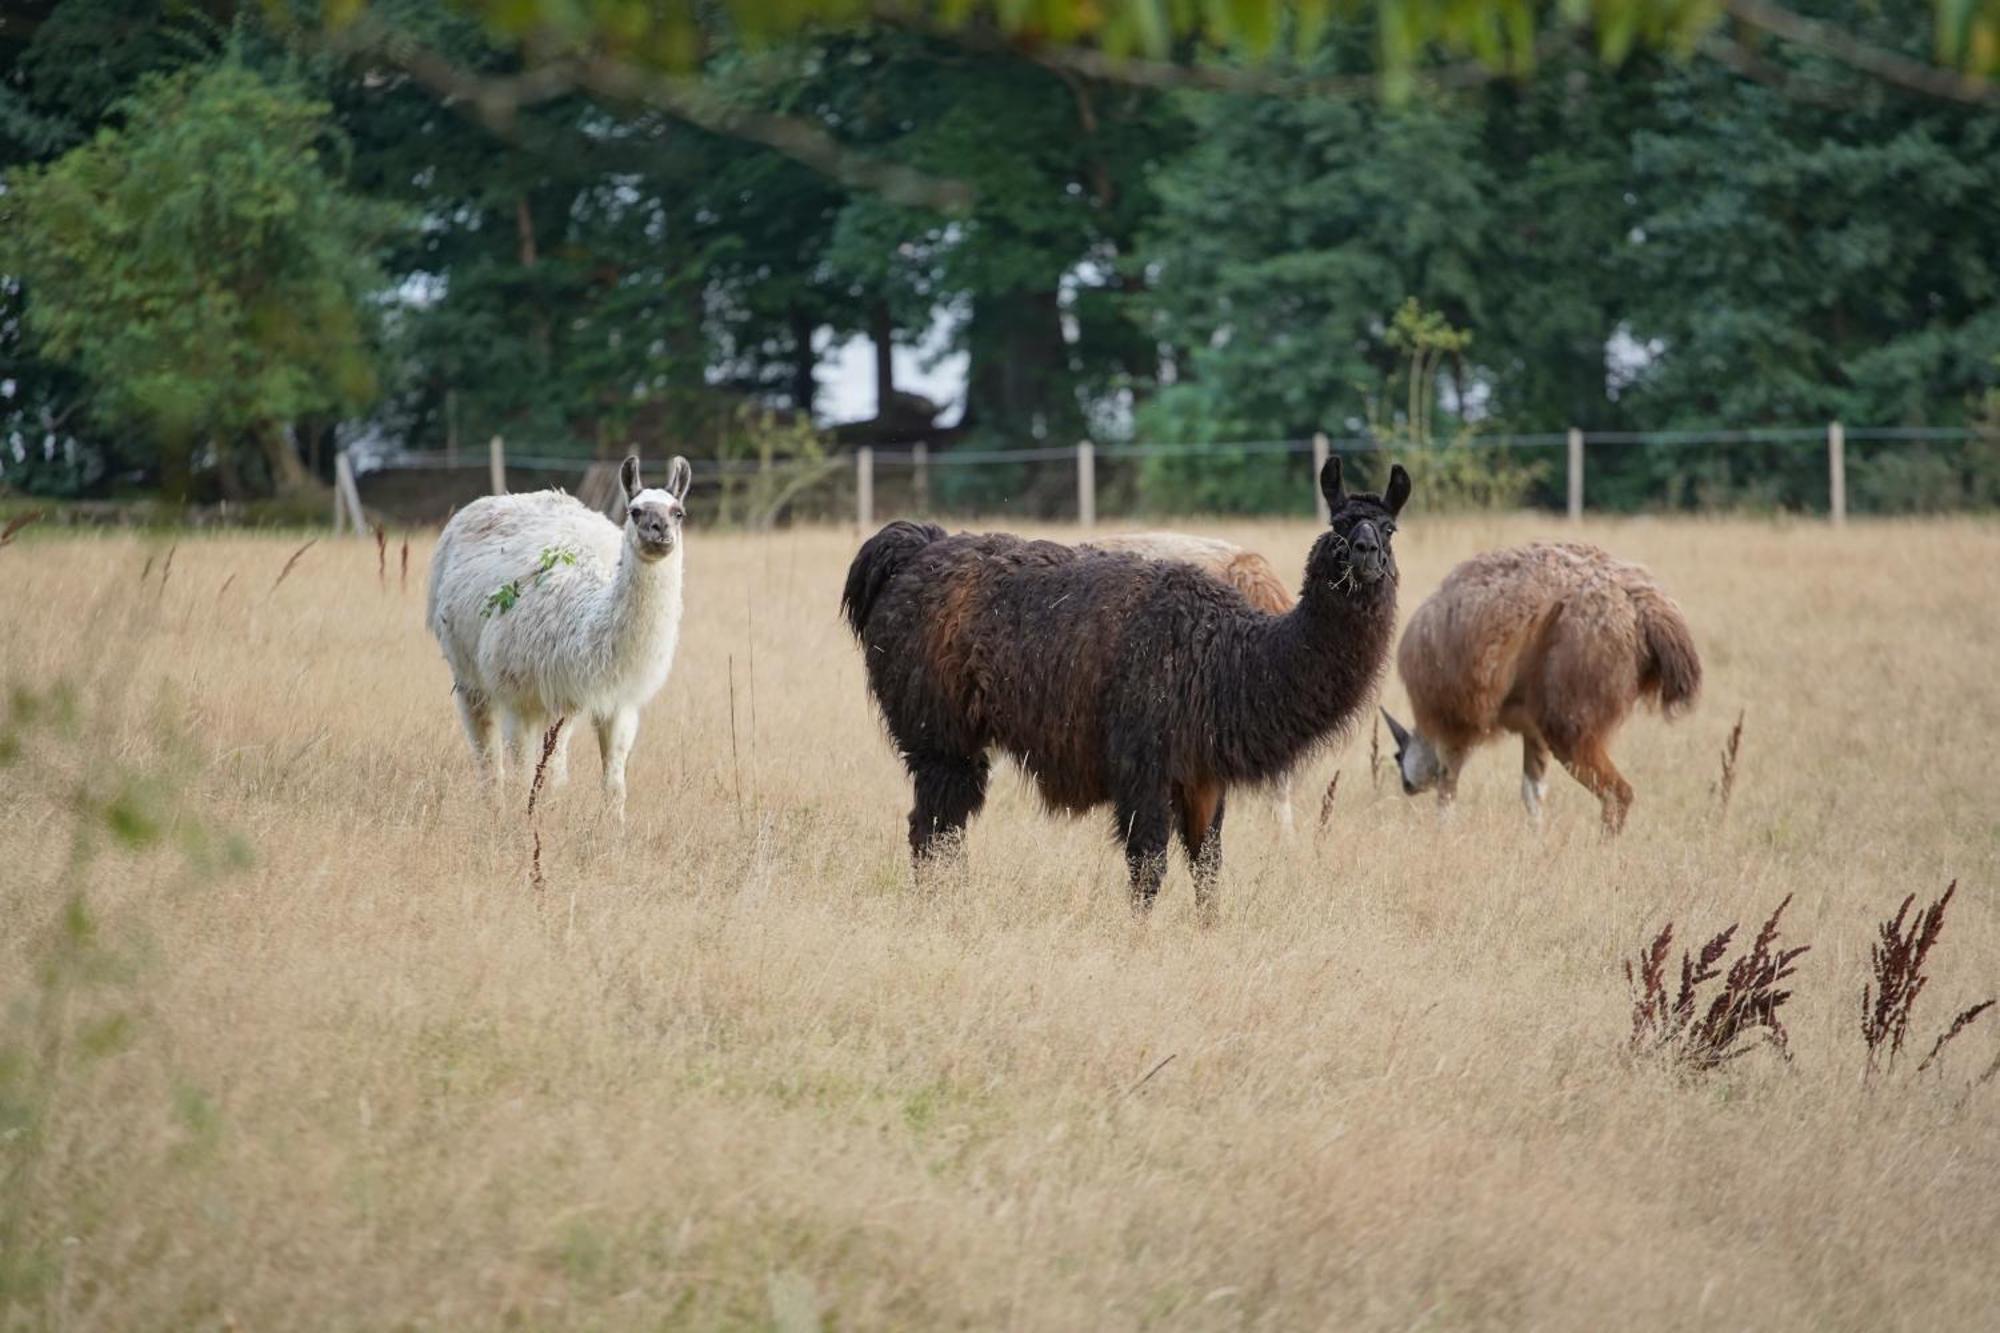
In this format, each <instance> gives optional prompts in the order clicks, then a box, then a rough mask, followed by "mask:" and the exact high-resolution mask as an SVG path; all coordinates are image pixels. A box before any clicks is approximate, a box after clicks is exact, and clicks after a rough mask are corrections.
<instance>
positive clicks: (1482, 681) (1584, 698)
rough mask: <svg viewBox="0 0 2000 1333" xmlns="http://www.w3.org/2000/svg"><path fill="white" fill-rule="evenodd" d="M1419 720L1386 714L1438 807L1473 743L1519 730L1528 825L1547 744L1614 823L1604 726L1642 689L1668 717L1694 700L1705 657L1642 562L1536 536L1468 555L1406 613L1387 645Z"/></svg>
mask: <svg viewBox="0 0 2000 1333" xmlns="http://www.w3.org/2000/svg"><path fill="white" fill-rule="evenodd" d="M1396 671H1397V674H1399V675H1400V676H1402V678H1403V687H1404V689H1406V690H1407V691H1408V692H1409V695H1410V707H1411V708H1412V709H1413V710H1414V711H1415V714H1416V719H1415V720H1416V726H1415V727H1414V728H1406V727H1404V726H1403V725H1402V724H1401V723H1400V722H1398V721H1396V719H1395V718H1393V717H1390V716H1389V711H1388V710H1387V709H1386V708H1385V709H1383V710H1382V715H1383V717H1385V718H1387V719H1388V722H1389V730H1390V731H1391V732H1392V733H1394V734H1395V737H1396V761H1397V764H1398V765H1399V767H1400V768H1401V770H1402V775H1403V790H1404V791H1406V792H1408V793H1410V794H1411V795H1415V794H1416V793H1418V792H1420V791H1426V790H1428V789H1430V788H1432V787H1435V788H1436V789H1437V794H1438V800H1439V801H1440V802H1441V803H1448V802H1450V800H1451V799H1452V797H1453V796H1454V795H1455V794H1456V793H1457V790H1458V775H1459V772H1460V770H1461V769H1462V768H1463V767H1464V765H1465V759H1466V756H1467V755H1468V754H1469V753H1470V752H1471V750H1472V748H1473V747H1474V746H1476V745H1479V744H1481V743H1483V742H1485V741H1489V740H1492V739H1493V738H1494V737H1496V736H1498V735H1499V734H1500V733H1501V732H1502V731H1510V732H1513V733H1514V734H1515V735H1517V736H1519V737H1520V738H1521V800H1522V801H1523V802H1524V803H1525V804H1526V805H1527V807H1528V814H1529V815H1530V816H1531V817H1532V818H1534V819H1535V820H1536V821H1538V822H1539V821H1540V819H1541V817H1542V798H1543V797H1544V796H1545V795H1547V794H1548V777H1547V772H1548V762H1549V755H1550V754H1551V753H1553V754H1554V755H1555V757H1556V760H1557V761H1558V762H1559V763H1561V764H1562V766H1563V767H1564V768H1567V769H1568V770H1569V771H1570V775H1571V776H1572V777H1574V778H1575V779H1576V780H1577V781H1578V782H1580V783H1582V784H1583V785H1584V786H1585V787H1587V788H1589V789H1590V792H1591V794H1592V795H1594V796H1596V797H1597V798H1598V800H1599V801H1600V802H1601V803H1602V805H1603V814H1604V827H1605V829H1606V830H1607V831H1609V832H1612V833H1616V832H1617V831H1618V830H1619V829H1621V828H1623V827H1624V826H1625V815H1626V812H1627V811H1628V810H1630V809H1631V808H1632V784H1631V783H1629V782H1627V781H1626V780H1625V778H1624V776H1623V775H1622V774H1621V773H1619V771H1618V769H1617V768H1616V766H1614V765H1613V764H1612V762H1611V755H1610V753H1609V752H1608V750H1607V746H1608V745H1609V744H1610V741H1611V737H1612V735H1613V734H1614V733H1615V732H1616V731H1617V730H1618V727H1619V724H1620V723H1622V722H1624V720H1625V716H1626V714H1628V713H1630V712H1631V711H1632V705H1633V704H1634V703H1636V702H1637V701H1638V700H1639V699H1641V698H1647V699H1652V700H1655V701H1657V702H1658V704H1659V705H1660V709H1661V711H1662V712H1664V713H1665V714H1666V715H1667V716H1668V717H1674V716H1676V715H1678V714H1680V713H1683V712H1686V711H1687V710H1688V709H1689V708H1691V707H1693V706H1694V701H1695V697H1696V695H1698V694H1699V693H1700V691H1701V657H1700V655H1699V654H1698V653H1696V651H1695V646H1694V636H1693V635H1692V634H1691V633H1690V632H1689V631H1688V624H1687V620H1686V618H1685V617H1683V616H1682V615H1681V610H1680V608H1679V607H1678V606H1676V605H1674V602H1673V599H1672V598H1670V597H1668V596H1667V595H1666V593H1664V592H1662V591H1661V590H1660V586H1659V584H1657V583H1656V582H1654V581H1653V576H1652V575H1651V574H1649V573H1647V572H1646V570H1644V569H1643V568H1641V567H1640V566H1638V565H1633V564H1627V563H1626V562H1625V561H1622V560H1617V559H1614V558H1613V557H1612V556H1610V555H1609V554H1607V553H1606V552H1604V551H1602V550H1600V549H1598V548H1597V547H1595V546H1585V545H1582V544H1581V543H1575V542H1535V543H1533V544H1532V545H1528V546H1520V547H1515V548H1513V549H1511V550H1505V551H1488V552H1487V553H1485V554H1484V555H1477V556H1474V557H1473V558H1472V559H1470V560H1467V561H1465V562H1464V563H1463V564H1461V565H1459V566H1458V567H1457V568H1456V569H1454V570H1452V571H1451V573H1450V574H1449V575H1447V576H1446V577H1445V581H1444V583H1443V584H1441V585H1440V586H1439V588H1438V590H1437V591H1436V592H1434V593H1432V594H1431V595H1430V597H1429V598H1427V599H1426V600H1425V602H1424V604H1423V605H1422V606H1420V607H1418V608H1417V611H1416V614H1415V615H1413V616H1411V617H1410V624H1409V627H1408V628H1407V629H1405V630H1404V631H1403V642H1402V645H1401V646H1400V647H1399V648H1398V649H1397V650H1396Z"/></svg>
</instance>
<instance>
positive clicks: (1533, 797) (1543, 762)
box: [1521, 734, 1549, 828]
mask: <svg viewBox="0 0 2000 1333" xmlns="http://www.w3.org/2000/svg"><path fill="white" fill-rule="evenodd" d="M1548 794H1549V747H1548V746H1546V745H1544V744H1542V738H1541V737H1540V736H1536V735H1532V734H1528V735H1523V736H1522V737H1521V803H1522V804H1523V805H1525V806H1527V807H1528V818H1530V819H1532V820H1534V821H1535V826H1536V827H1537V828H1540V827H1541V823H1542V798H1543V797H1545V796H1547V795H1548Z"/></svg>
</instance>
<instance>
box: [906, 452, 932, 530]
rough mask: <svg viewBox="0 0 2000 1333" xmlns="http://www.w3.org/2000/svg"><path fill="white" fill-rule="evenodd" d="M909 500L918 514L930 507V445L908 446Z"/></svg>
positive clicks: (924, 512) (925, 512) (926, 511)
mask: <svg viewBox="0 0 2000 1333" xmlns="http://www.w3.org/2000/svg"><path fill="white" fill-rule="evenodd" d="M910 502H911V504H912V505H913V506H914V507H915V508H916V511H917V513H918V514H919V515H923V514H928V513H929V512H930V509H931V447H930V446H929V445H928V444H913V445H911V446H910Z"/></svg>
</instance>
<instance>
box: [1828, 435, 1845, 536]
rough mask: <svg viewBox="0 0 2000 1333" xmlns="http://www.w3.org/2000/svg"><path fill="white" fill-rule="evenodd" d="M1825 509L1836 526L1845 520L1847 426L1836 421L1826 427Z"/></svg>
mask: <svg viewBox="0 0 2000 1333" xmlns="http://www.w3.org/2000/svg"><path fill="white" fill-rule="evenodd" d="M1826 490H1827V501H1828V504H1827V509H1828V511H1829V512H1830V513H1831V514H1832V516H1833V525H1834V526H1835V527H1836V528H1837V527H1840V526H1841V525H1843V524H1844V523H1846V522H1847V428H1846V427H1845V426H1843V425H1841V424H1840V423H1839V422H1838V421H1834V422H1829V423H1828V424H1827V428H1826Z"/></svg>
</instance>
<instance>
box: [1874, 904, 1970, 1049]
mask: <svg viewBox="0 0 2000 1333" xmlns="http://www.w3.org/2000/svg"><path fill="white" fill-rule="evenodd" d="M1957 892H1958V881H1957V880H1953V881H1952V882H1951V883H1950V884H1949V885H1947V886H1946V887H1945V891H1944V895H1943V896H1942V897H1940V898H1939V899H1938V900H1937V901H1936V902H1934V903H1932V904H1931V905H1930V906H1929V907H1926V908H1924V909H1923V910H1922V911H1921V912H1918V913H1917V914H1916V916H1915V918H1910V908H1911V906H1912V905H1914V904H1915V902H1916V901H1917V895H1916V894H1914V893H1912V894H1910V895H1908V896H1907V897H1905V898H1904V899H1903V905H1902V906H1900V907H1898V908H1897V909H1896V915H1894V916H1892V917H1890V918H1889V919H1888V920H1886V921H1884V922H1882V923H1881V925H1879V926H1877V927H1876V932H1875V933H1876V939H1875V943H1874V945H1873V946H1872V947H1871V948H1870V949H1869V951H1868V962H1869V967H1870V970H1871V972H1872V973H1873V976H1872V979H1871V980H1870V981H1869V982H1867V983H1866V984H1864V985H1863V986H1862V987H1861V1039H1862V1040H1863V1041H1864V1042H1866V1043H1867V1045H1868V1073H1869V1075H1871V1076H1872V1075H1874V1074H1875V1073H1877V1072H1878V1071H1882V1070H1887V1069H1893V1068H1895V1065H1896V1058H1897V1057H1898V1056H1900V1055H1901V1054H1902V1053H1903V1043H1904V1041H1905V1040H1907V1039H1908V1037H1909V1033H1910V1015H1911V1012H1912V1011H1913V1010H1914V1009H1915V1008H1916V1003H1917V997H1918V996H1919V995H1921V994H1923V990H1924V987H1925V986H1926V985H1928V984H1929V982H1930V977H1929V975H1928V974H1927V973H1926V972H1925V971H1924V966H1925V963H1926V962H1927V961H1928V959H1929V958H1930V952H1931V950H1932V948H1934V947H1935V946H1936V945H1937V942H1938V937H1939V936H1941V935H1943V934H1944V918H1945V910H1946V909H1947V908H1949V907H1950V906H1951V900H1952V896H1953V895H1954V894H1956V893H1957ZM1906 920H1907V921H1908V925H1907V926H1906V925H1905V924H1904V923H1905V921H1906ZM1992 1007H1993V1001H1992V1000H1985V1001H1982V1002H1981V1003H1979V1004H1975V1005H1972V1006H1970V1007H1969V1008H1966V1009H1964V1010H1961V1011H1960V1012H1959V1014H1958V1016H1957V1017H1955V1018H1953V1019H1952V1021H1951V1023H1950V1024H1949V1025H1948V1026H1947V1027H1946V1028H1945V1029H1944V1031H1942V1032H1941V1033H1939V1034H1938V1039H1937V1040H1936V1041H1935V1042H1933V1043H1932V1044H1931V1049H1930V1053H1929V1054H1928V1055H1926V1056H1924V1058H1923V1062H1922V1063H1920V1064H1919V1065H1918V1066H1917V1072H1918V1073H1920V1074H1921V1073H1922V1072H1923V1071H1924V1070H1926V1069H1929V1068H1930V1067H1931V1065H1932V1063H1933V1062H1935V1061H1936V1060H1937V1058H1938V1056H1939V1055H1940V1054H1942V1053H1943V1051H1944V1048H1945V1047H1946V1046H1947V1045H1949V1044H1950V1042H1951V1040H1952V1039H1953V1038H1954V1037H1956V1036H1958V1034H1959V1033H1961V1032H1963V1031H1965V1029H1966V1028H1968V1027H1970V1026H1971V1025H1972V1024H1973V1023H1974V1022H1975V1021H1976V1020H1977V1019H1978V1018H1979V1017H1980V1016H1981V1015H1982V1014H1984V1013H1985V1012H1986V1011H1987V1010H1988V1009H1991V1008H1992Z"/></svg>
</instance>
